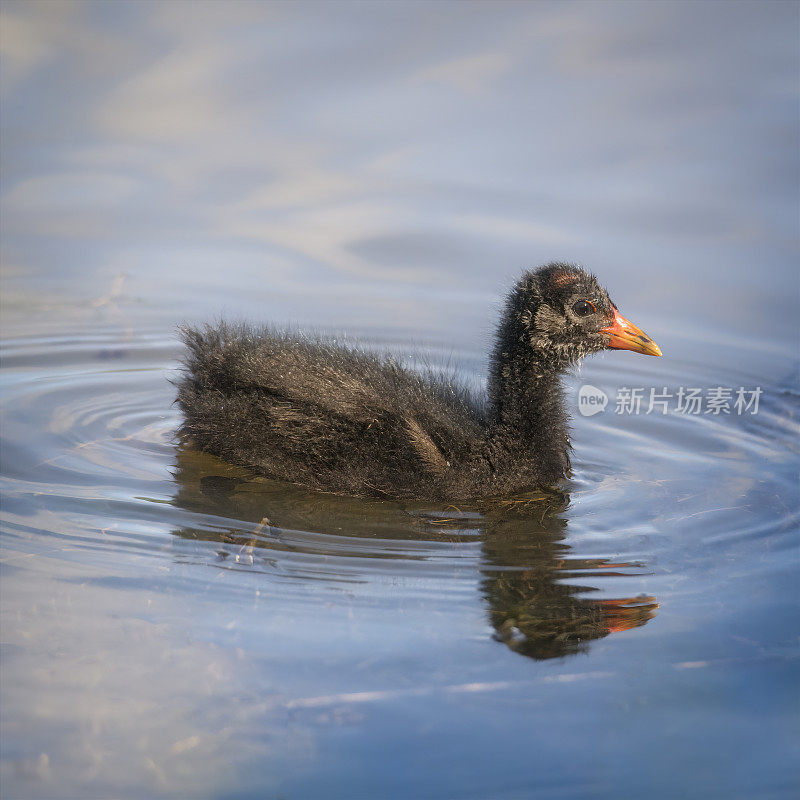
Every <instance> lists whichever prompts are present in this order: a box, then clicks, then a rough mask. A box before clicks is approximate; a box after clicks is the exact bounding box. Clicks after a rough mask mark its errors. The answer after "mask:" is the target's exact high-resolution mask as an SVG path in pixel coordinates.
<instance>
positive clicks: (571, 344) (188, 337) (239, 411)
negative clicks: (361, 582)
mask: <svg viewBox="0 0 800 800" xmlns="http://www.w3.org/2000/svg"><path fill="white" fill-rule="evenodd" d="M182 332H183V338H184V341H185V343H186V345H187V347H188V355H187V356H186V358H185V361H184V366H185V368H186V371H185V374H184V376H183V378H182V379H181V380H180V381H179V384H178V404H179V406H180V408H181V409H182V411H183V414H184V422H183V425H182V428H181V433H182V435H184V437H186V438H187V439H188V440H189V441H190V442H191V444H192V445H193V446H195V447H197V448H199V449H201V450H203V451H206V452H208V453H212V454H214V455H216V456H219V457H220V458H222V459H224V460H225V461H228V462H231V463H233V464H238V465H241V466H244V467H247V468H248V469H250V470H252V471H253V472H255V473H258V474H261V475H265V476H267V477H270V478H274V479H278V480H283V481H289V482H292V483H296V484H301V485H303V486H308V487H310V488H313V489H317V490H320V491H326V492H333V493H336V494H344V495H353V496H372V497H382V498H392V499H441V500H466V499H478V498H483V497H493V496H501V495H508V494H512V493H515V492H519V491H522V490H524V489H528V488H531V487H536V486H548V485H552V484H554V483H555V482H556V481H557V480H558V479H559V478H561V477H564V476H565V475H566V474H567V473H568V472H569V468H570V458H569V451H570V445H569V434H568V429H567V414H566V412H565V410H564V400H563V391H562V387H561V374H562V373H563V372H564V371H565V370H567V369H568V368H569V367H570V366H572V365H574V364H575V363H576V362H578V361H579V360H580V359H581V358H583V357H584V356H587V355H590V354H591V353H596V352H598V351H600V350H604V349H607V348H615V349H622V350H633V351H636V352H638V353H645V354H647V355H654V356H660V355H661V351H660V350H659V348H658V345H657V344H656V343H655V342H654V341H653V340H652V339H651V338H650V337H649V336H647V335H646V334H644V333H643V332H642V331H641V330H639V328H637V327H636V326H635V325H633V324H631V323H630V322H628V321H627V320H626V319H625V318H624V317H622V316H621V315H620V313H619V312H618V311H617V308H616V306H615V305H614V304H613V303H612V302H611V299H610V298H609V296H608V293H607V292H606V291H605V290H604V289H603V288H602V287H601V286H600V284H599V283H598V282H597V279H596V278H595V277H594V276H593V275H591V274H589V273H587V272H585V271H584V270H583V269H581V268H579V267H576V266H574V265H571V264H561V263H554V264H548V265H547V266H544V267H541V268H539V269H537V270H533V271H530V272H526V273H525V274H523V276H522V277H521V278H520V280H519V281H518V282H517V284H516V285H515V286H514V288H513V289H512V291H511V292H510V294H509V295H508V298H507V300H506V304H505V308H504V310H503V312H502V315H501V318H500V322H499V325H498V328H497V335H496V340H495V345H494V349H493V351H492V354H491V357H490V367H489V382H488V393H487V396H486V397H476V396H475V395H474V394H473V393H471V392H470V391H468V390H467V388H465V386H464V385H463V384H461V383H460V382H459V381H458V380H457V379H456V378H455V377H446V376H442V375H435V374H432V373H431V374H420V373H417V372H413V371H410V370H407V369H405V368H403V367H402V366H401V365H400V364H399V363H398V362H397V361H396V360H395V359H394V358H392V357H389V356H380V355H375V354H372V353H368V352H363V351H361V350H357V349H349V348H345V347H342V346H341V345H339V344H337V343H335V342H332V341H330V340H325V339H321V338H319V339H310V338H307V337H304V336H301V335H299V334H296V333H282V332H278V331H275V330H273V329H271V328H260V329H256V328H251V327H248V326H245V325H238V326H234V325H228V324H225V323H222V324H220V325H218V326H216V327H211V326H206V327H205V328H203V329H195V328H190V327H186V328H184V329H183V331H182Z"/></svg>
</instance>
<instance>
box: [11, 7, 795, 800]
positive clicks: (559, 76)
mask: <svg viewBox="0 0 800 800" xmlns="http://www.w3.org/2000/svg"><path fill="white" fill-rule="evenodd" d="M117 9H118V10H117ZM193 9H195V10H193V12H192V14H187V13H185V6H183V4H180V3H166V4H160V5H159V7H158V10H155V7H154V6H153V7H150V6H147V5H146V4H112V5H109V4H91V3H90V4H86V5H80V4H77V5H75V6H72V5H69V6H68V5H67V4H61V5H58V4H56V5H55V6H52V7H51V6H48V5H46V4H34V5H25V6H22V5H20V6H17V5H14V4H8V13H9V14H11V16H12V17H13V20H12V23H13V24H15V25H17V26H18V27H17V28H15V30H19V31H25V32H26V37H22V38H20V39H19V40H18V42H19V43H18V44H17V46H16V49H14V48H11V49H10V50H9V51H8V52H9V53H10V55H8V58H9V59H10V61H9V64H10V65H11V68H7V69H6V70H5V73H6V78H5V79H6V81H7V84H8V85H7V86H6V88H5V90H4V91H5V95H4V101H3V102H4V112H5V113H4V118H5V123H4V124H5V126H6V127H5V133H4V140H3V141H4V144H3V150H4V156H6V159H5V160H7V161H8V167H7V169H6V178H5V183H4V187H3V202H4V213H3V226H4V236H3V247H4V264H5V266H4V273H3V295H2V299H3V309H2V311H3V313H2V320H0V323H1V324H2V332H3V344H2V352H1V353H0V358H1V359H2V361H1V364H2V367H1V369H0V380H2V392H3V421H2V449H1V450H0V456H1V457H2V491H3V501H2V517H1V520H2V560H1V561H0V568H1V569H2V581H0V592H2V614H3V616H2V670H1V671H0V687H1V688H2V705H3V712H2V717H1V718H0V723H2V758H1V759H0V770H1V771H0V777H1V778H2V789H3V794H4V796H7V797H9V798H73V797H74V798H77V797H80V798H106V797H111V796H113V797H120V798H125V797H131V798H138V797H143V796H148V797H151V796H152V797H181V798H183V797H192V798H194V797H198V798H202V797H215V798H245V797H247V798H249V797H258V798H261V797H267V798H312V797H314V798H315V797H352V798H375V797H385V798H409V797H420V798H427V797H429V798H450V797H453V798H456V797H457V798H475V799H476V800H478V799H480V800H484V799H485V798H508V799H509V800H511V799H512V798H514V799H516V798H528V797H534V796H535V797H559V798H566V797H571V798H584V797H603V798H618V797H644V796H647V797H703V798H708V797H718V798H737V797H740V798H752V797H776V798H778V797H790V796H795V794H796V792H797V791H798V789H800V769H798V767H797V763H796V757H795V755H796V752H797V747H798V744H800V735H799V734H800V731H798V727H799V726H798V704H797V681H798V661H797V659H798V653H800V648H799V647H798V641H797V624H798V605H797V588H796V587H797V567H798V544H800V537H798V525H797V521H798V520H797V517H798V481H797V477H798V476H797V466H798V435H797V434H798V418H797V415H798V397H800V382H799V381H798V372H797V334H798V327H797V303H798V293H797V288H798V287H797V274H796V255H797V230H796V227H797V225H796V219H797V217H796V213H795V212H796V208H797V187H796V181H795V182H793V180H792V177H791V176H793V175H796V172H797V170H796V168H797V153H796V148H795V146H794V142H795V140H796V139H795V138H793V136H792V135H791V132H792V131H794V130H795V126H796V83H797V81H796V74H797V71H796V66H797V61H798V57H797V53H798V48H797V41H796V22H797V19H796V18H797V8H796V6H794V5H792V4H774V5H773V4H769V3H758V4H747V3H741V4H726V6H725V24H724V25H722V24H721V15H722V11H721V10H720V9H721V6H718V5H716V4H691V5H683V4H680V3H669V4H658V3H643V4H632V3H624V4H615V3H608V4H604V3H589V4H577V3H573V4H552V5H551V4H547V3H537V4H525V3H514V4H481V3H469V4H448V3H436V4H425V5H422V4H419V5H417V4H404V3H396V4H371V5H362V4H348V3H337V4H303V3H297V4H286V5H284V4H250V3H244V4H241V5H239V4H225V6H222V5H216V4H213V3H207V4H199V5H196V6H193ZM15 42H17V40H15ZM36 42H40V43H41V42H43V43H45V45H43V46H42V47H40V48H38V49H37V48H35V47H33V44H35V43H36ZM26 43H27V44H26ZM32 43H33V44H32ZM76 43H77V44H76ZM23 45H25V46H26V47H27V46H29V48H30V49H29V50H25V47H24V46H23ZM20 53H22V54H23V55H24V56H25V58H23V57H22V55H20ZM253 74H257V75H260V76H262V78H263V79H262V80H261V81H259V82H257V83H255V84H254V83H253V82H252V80H250V78H249V77H248V76H251V75H253ZM554 258H560V259H566V260H574V261H583V262H585V263H586V264H587V265H588V266H590V267H591V268H593V269H595V270H596V271H597V273H598V274H599V275H600V277H601V280H602V281H603V283H605V284H607V285H608V287H609V289H610V290H611V294H612V296H613V297H614V299H615V301H616V302H617V303H618V305H619V307H620V309H621V311H622V312H623V313H624V314H625V315H626V316H628V317H629V318H630V319H631V320H632V321H633V322H635V323H636V324H638V325H641V327H642V328H644V330H646V331H647V332H648V333H649V334H651V335H652V336H653V338H654V339H655V340H656V341H657V342H658V343H659V345H660V346H661V348H662V350H663V352H664V358H662V359H653V358H646V357H643V356H638V355H635V354H632V353H625V352H614V353H607V354H604V355H601V356H598V357H594V358H592V359H590V360H588V361H587V362H586V363H585V364H584V365H583V366H582V367H581V368H580V370H578V371H576V373H575V374H574V375H572V376H570V377H569V378H568V379H567V384H568V386H569V393H568V403H569V407H570V411H571V413H572V414H573V417H574V419H573V443H574V448H575V451H574V474H573V475H572V477H571V479H570V480H569V481H566V482H565V483H564V484H563V485H562V486H560V487H558V490H557V491H555V492H552V493H542V492H531V493H529V494H527V495H524V496H519V497H515V498H508V499H506V500H505V501H504V502H494V503H487V504H482V505H481V504H475V505H469V504H459V505H449V504H444V503H442V504H431V503H406V504H399V503H390V502H382V501H358V500H353V499H349V498H340V497H332V496H326V495H320V494H314V493H311V492H308V491H306V490H304V489H303V488H301V487H297V486H287V485H284V484H280V483H275V482H271V481H267V480H264V479H258V478H254V477H253V476H252V475H249V474H248V473H246V472H245V471H243V470H241V469H238V468H236V467H232V466H230V465H226V464H224V463H222V462H220V461H218V460H217V459H215V458H213V457H211V456H208V455H203V454H198V453H195V452H192V451H191V449H189V448H187V447H186V446H185V445H182V444H181V443H180V442H178V441H177V440H176V438H175V430H176V428H177V426H178V424H179V421H180V420H179V414H178V410H177V408H176V407H175V406H174V405H173V400H174V395H175V392H174V387H173V386H172V384H171V383H170V381H171V380H174V379H175V378H176V376H177V374H178V373H177V370H178V360H179V358H180V349H179V344H178V341H177V337H176V326H177V325H178V324H179V323H181V322H184V321H189V322H198V321H202V320H204V319H213V318H218V317H220V316H224V317H226V318H229V319H242V318H249V319H253V320H257V321H274V322H277V323H278V324H285V325H289V326H299V327H300V328H301V329H303V330H306V329H311V328H313V329H315V330H323V331H332V332H335V333H336V335H337V336H339V337H340V338H341V340H342V341H348V340H350V339H353V338H356V339H358V340H359V341H360V342H362V343H363V344H364V345H365V346H368V347H374V348H377V349H384V350H391V351H392V352H393V353H395V354H396V355H398V356H400V357H402V358H404V359H405V360H406V363H407V364H408V365H409V367H410V368H414V367H415V366H417V365H419V364H420V363H423V362H425V361H427V362H430V363H433V364H438V365H448V366H449V367H450V368H456V369H458V370H459V371H460V373H461V374H462V375H464V376H465V377H466V378H467V379H468V380H469V381H470V382H471V383H472V384H473V385H474V386H475V387H476V390H477V391H480V390H481V389H482V386H483V381H484V377H485V370H486V361H485V359H486V353H487V352H488V349H489V345H490V341H491V333H492V329H493V324H494V323H493V320H494V318H495V314H496V310H497V308H498V307H499V305H500V303H501V301H502V296H503V292H504V291H505V290H506V289H507V287H508V286H509V285H510V284H511V282H512V281H513V280H514V279H515V277H516V276H517V275H518V274H519V272H520V270H521V269H522V268H524V267H529V266H534V265H536V264H539V263H544V262H546V261H548V260H551V259H554ZM587 385H588V386H591V387H594V389H593V390H592V391H595V390H599V391H601V392H603V393H605V395H606V396H607V397H608V398H609V400H608V405H607V406H606V408H605V411H603V412H601V413H598V414H595V415H593V416H583V415H582V414H581V413H579V405H578V403H579V401H578V397H579V394H578V393H579V391H580V388H581V387H584V386H587ZM637 388H638V389H641V390H642V393H643V397H644V398H645V400H644V403H643V405H642V407H641V409H640V413H635V414H634V413H617V410H618V408H617V401H618V400H620V398H624V396H625V394H624V390H626V389H628V390H629V389H637ZM687 388H695V389H698V390H699V392H700V395H701V396H702V398H703V401H704V403H706V405H704V406H703V407H702V408H701V409H700V413H687V412H686V411H681V410H680V409H679V408H678V405H677V396H678V394H679V393H680V392H681V391H682V390H685V389H687ZM740 388H741V389H744V390H746V391H747V392H752V391H755V390H756V389H760V391H761V394H760V397H759V406H758V410H757V413H752V412H753V409H752V408H751V409H749V410H743V411H742V413H737V410H736V409H735V407H734V400H735V396H736V392H737V390H738V389H740ZM719 389H722V390H726V389H729V390H730V391H731V402H730V404H729V406H728V412H727V413H724V412H723V413H719V414H715V413H706V412H708V411H709V406H708V405H707V400H708V398H709V397H710V396H713V393H714V392H715V391H716V390H719ZM651 390H653V391H655V392H656V393H657V394H658V393H660V394H664V393H665V392H666V393H667V394H669V395H670V396H671V397H670V398H669V401H668V403H667V409H666V412H667V413H661V409H660V408H659V407H658V406H656V407H655V408H654V409H653V410H652V411H651V412H650V413H647V407H648V400H649V395H650V391H651ZM619 410H622V411H625V409H624V408H620V409H619Z"/></svg>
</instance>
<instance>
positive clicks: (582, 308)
mask: <svg viewBox="0 0 800 800" xmlns="http://www.w3.org/2000/svg"><path fill="white" fill-rule="evenodd" d="M572 310H573V312H574V313H575V314H577V315H578V316H579V317H588V316H589V314H596V313H597V309H596V308H595V307H594V303H590V302H589V301H588V300H578V301H577V302H576V303H573V304H572Z"/></svg>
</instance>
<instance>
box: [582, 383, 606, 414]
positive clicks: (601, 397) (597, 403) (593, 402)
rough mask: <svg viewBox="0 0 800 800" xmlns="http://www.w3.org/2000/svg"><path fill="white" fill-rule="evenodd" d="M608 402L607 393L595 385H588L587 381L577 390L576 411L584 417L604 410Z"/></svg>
mask: <svg viewBox="0 0 800 800" xmlns="http://www.w3.org/2000/svg"><path fill="white" fill-rule="evenodd" d="M607 404H608V395H607V394H606V393H605V392H604V391H603V390H602V389H598V388H597V387H596V386H590V385H589V384H588V383H587V384H586V385H585V386H581V388H580V391H579V392H578V411H580V412H581V415H582V416H584V417H593V416H594V415H595V414H599V413H600V412H601V411H604V410H605V407H606V405H607Z"/></svg>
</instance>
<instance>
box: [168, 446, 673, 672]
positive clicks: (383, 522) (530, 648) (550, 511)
mask: <svg viewBox="0 0 800 800" xmlns="http://www.w3.org/2000/svg"><path fill="white" fill-rule="evenodd" d="M174 477H175V481H176V486H177V493H176V495H175V498H174V501H173V502H174V505H176V506H178V507H179V508H184V509H186V510H189V511H192V512H196V513H200V514H204V515H213V517H214V518H215V519H214V524H213V525H211V524H209V525H208V526H205V527H197V528H195V527H183V528H180V529H178V530H176V531H175V533H176V535H177V536H179V537H181V538H182V539H185V540H197V541H208V542H218V543H219V544H220V547H219V548H217V549H216V558H217V560H219V561H225V562H228V563H236V564H239V565H241V564H244V565H250V564H253V565H256V564H257V563H258V561H259V560H260V561H262V562H265V563H268V564H271V565H275V564H276V563H279V562H280V558H281V556H280V551H284V552H286V551H291V552H295V553H296V552H306V553H317V554H318V553H323V554H324V553H325V548H326V542H329V541H330V542H332V541H333V538H332V537H333V536H335V538H336V542H337V544H336V547H335V550H336V552H339V553H340V554H341V547H342V544H341V542H342V537H344V538H345V539H346V541H347V542H348V544H349V547H351V548H352V549H351V550H350V552H346V553H344V555H353V556H359V557H373V558H377V557H382V558H403V557H404V556H403V555H402V551H395V550H394V549H392V550H389V551H386V552H381V551H380V548H379V549H377V550H376V547H375V545H376V544H378V543H377V542H375V540H380V541H382V542H385V541H386V540H395V541H396V542H398V543H401V542H404V541H405V542H419V541H428V542H452V543H458V542H465V541H467V542H475V541H476V538H477V540H479V541H480V547H481V556H482V559H481V560H482V564H481V567H480V569H481V572H482V574H483V579H482V581H481V590H482V594H483V597H484V599H485V602H486V604H487V607H488V615H489V621H490V622H491V625H492V627H493V628H494V638H495V639H496V640H497V641H499V642H503V643H504V644H506V645H507V646H508V647H509V648H510V649H511V650H513V651H514V652H516V653H519V654H521V655H525V656H528V657H530V658H535V659H548V658H558V657H564V656H569V655H573V654H576V653H579V652H586V651H587V650H588V646H589V643H590V642H591V641H592V640H595V639H601V638H603V637H605V636H608V635H609V634H611V633H617V632H619V631H626V630H630V629H632V628H636V627H639V626H641V625H644V624H646V623H647V622H648V621H649V620H650V619H651V618H652V617H653V616H654V615H655V612H656V609H657V608H658V604H657V603H656V601H655V598H653V597H650V596H646V595H640V596H638V597H623V598H614V599H606V598H603V599H601V598H597V599H595V598H592V597H591V594H592V593H594V592H597V591H598V588H597V587H596V586H592V585H590V582H593V583H596V582H598V579H602V578H606V577H611V576H620V577H622V576H630V575H632V574H634V575H636V574H639V575H640V574H642V571H643V565H641V564H632V563H622V562H613V561H611V560H609V559H603V558H592V559H586V558H578V557H575V556H572V555H571V548H570V546H569V545H568V544H566V543H565V541H564V540H565V539H566V535H567V524H568V523H567V520H566V519H564V517H563V513H562V512H563V511H564V510H565V509H566V506H567V504H568V497H567V496H565V495H563V494H547V495H545V494H542V493H536V494H528V495H526V496H523V497H517V498H514V499H512V500H497V501H486V502H484V503H482V504H481V506H480V507H476V508H474V509H469V510H467V509H463V508H453V507H451V508H447V509H444V510H443V511H439V512H430V511H429V510H426V509H425V508H413V507H409V506H401V505H399V504H396V503H389V502H380V501H364V500H356V499H351V498H345V497H339V496H334V495H326V494H320V493H315V492H311V491H308V490H305V489H302V488H299V487H294V486H291V485H287V484H283V483H277V482H273V481H268V480H266V479H261V478H258V479H253V478H252V476H250V475H248V474H247V473H246V472H245V471H244V470H242V469H240V468H237V467H233V466H230V465H227V464H225V463H223V462H221V461H218V460H217V459H216V458H214V457H213V456H209V455H206V454H202V453H197V452H194V451H191V450H188V449H183V448H180V449H179V450H178V462H177V468H176V471H175V473H174ZM220 518H227V519H229V520H230V523H231V525H230V527H224V526H223V527H222V528H221V527H220V526H219V521H220ZM200 524H201V525H202V522H200ZM297 532H307V533H308V534H309V536H311V537H313V538H312V539H311V540H305V541H304V542H303V543H298V541H297V539H296V538H292V537H290V536H288V534H289V533H292V534H294V533H297ZM284 534H286V535H284ZM370 539H371V540H373V543H372V544H368V542H367V541H365V540H370ZM359 540H361V543H362V544H363V546H359ZM406 557H409V556H406ZM412 558H424V556H413V557H412ZM592 579H594V580H592Z"/></svg>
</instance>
